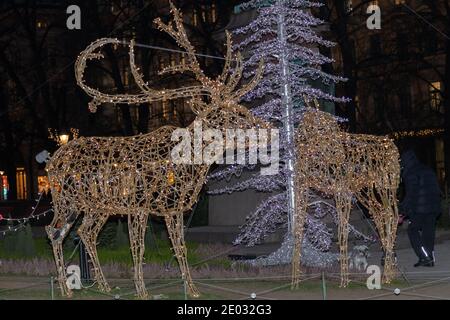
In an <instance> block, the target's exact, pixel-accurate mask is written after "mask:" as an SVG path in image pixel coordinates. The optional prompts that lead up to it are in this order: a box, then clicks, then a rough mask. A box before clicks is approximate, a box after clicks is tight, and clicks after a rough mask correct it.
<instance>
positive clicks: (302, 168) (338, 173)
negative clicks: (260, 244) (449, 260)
mask: <svg viewBox="0 0 450 320" xmlns="http://www.w3.org/2000/svg"><path fill="white" fill-rule="evenodd" d="M297 130H298V131H297V133H296V167H295V190H296V201H297V202H296V211H295V218H294V223H293V235H294V250H293V256H292V257H293V258H292V285H293V287H296V286H297V285H298V283H299V280H300V252H301V244H302V238H303V227H304V223H305V216H306V214H307V211H306V206H307V204H308V190H310V189H313V190H315V191H318V192H321V193H323V194H325V195H328V196H333V197H334V200H335V202H336V210H337V215H338V219H339V227H338V239H339V247H340V267H341V286H342V287H345V286H347V284H348V281H349V279H348V256H347V238H348V232H349V215H350V211H351V208H352V200H353V199H356V200H358V201H360V202H361V203H362V204H363V205H364V206H365V207H366V208H367V209H368V210H369V213H370V215H371V216H372V217H373V220H374V222H375V225H376V228H377V230H378V234H379V237H380V240H381V245H382V247H383V250H384V253H385V265H384V274H383V280H384V281H385V282H387V283H389V282H390V280H391V279H392V277H393V276H394V264H395V261H394V252H393V249H394V244H395V238H396V232H397V222H398V210H397V198H396V193H397V188H398V185H399V181H400V165H399V154H398V150H397V147H396V146H395V144H394V143H393V141H392V140H391V139H389V138H387V137H378V136H371V135H364V134H350V133H347V132H344V131H342V130H341V129H340V127H339V125H338V123H337V121H336V119H335V118H334V117H333V116H332V115H331V114H328V113H326V112H322V111H319V110H316V109H314V108H311V107H308V109H307V110H306V111H305V113H304V114H303V121H302V122H301V125H300V126H299V128H298V129H297Z"/></svg>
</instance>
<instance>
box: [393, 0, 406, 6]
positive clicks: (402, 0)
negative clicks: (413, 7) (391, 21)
mask: <svg viewBox="0 0 450 320" xmlns="http://www.w3.org/2000/svg"><path fill="white" fill-rule="evenodd" d="M405 3H406V0H395V4H396V5H397V6H399V5H402V4H405Z"/></svg>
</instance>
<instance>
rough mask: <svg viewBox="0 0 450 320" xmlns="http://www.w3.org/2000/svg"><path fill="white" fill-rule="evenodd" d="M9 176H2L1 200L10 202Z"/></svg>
mask: <svg viewBox="0 0 450 320" xmlns="http://www.w3.org/2000/svg"><path fill="white" fill-rule="evenodd" d="M8 190H9V185H8V176H5V175H3V173H2V174H1V175H0V200H8Z"/></svg>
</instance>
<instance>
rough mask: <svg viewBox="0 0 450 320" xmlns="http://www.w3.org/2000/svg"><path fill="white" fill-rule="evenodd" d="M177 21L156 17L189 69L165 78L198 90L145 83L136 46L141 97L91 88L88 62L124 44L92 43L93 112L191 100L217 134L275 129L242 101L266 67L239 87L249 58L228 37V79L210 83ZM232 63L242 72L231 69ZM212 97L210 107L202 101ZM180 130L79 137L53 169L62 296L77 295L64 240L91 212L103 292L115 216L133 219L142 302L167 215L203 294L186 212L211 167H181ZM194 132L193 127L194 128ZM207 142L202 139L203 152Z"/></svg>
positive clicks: (88, 55)
mask: <svg viewBox="0 0 450 320" xmlns="http://www.w3.org/2000/svg"><path fill="white" fill-rule="evenodd" d="M171 13H172V15H173V20H172V21H170V22H169V23H168V24H165V23H163V22H162V21H161V20H160V19H156V20H155V23H156V25H157V26H158V28H159V29H160V30H163V31H165V32H166V33H168V34H169V35H170V36H171V37H172V38H174V39H175V41H176V42H177V44H178V45H179V46H180V47H181V48H183V49H185V50H186V59H185V60H186V63H185V64H182V65H180V66H175V67H171V68H169V69H164V70H162V71H161V72H162V73H165V72H190V73H192V74H193V75H194V76H195V79H196V81H197V82H198V83H199V85H198V86H191V87H187V88H180V89H170V90H164V89H163V90H154V89H151V88H150V87H149V86H148V84H147V83H146V82H145V81H144V80H143V76H142V75H141V73H140V72H139V69H138V68H137V67H136V65H135V58H134V46H133V44H134V42H133V41H132V42H131V43H130V48H129V54H130V67H131V71H132V75H133V77H134V79H135V81H136V83H137V85H138V87H139V88H140V89H141V91H142V93H141V94H135V95H133V94H118V95H113V94H105V93H102V92H100V91H98V90H97V89H94V88H91V87H89V86H88V85H87V84H86V83H85V81H84V79H83V75H84V70H85V68H86V62H87V61H88V60H90V59H98V58H101V57H102V54H101V53H98V52H95V51H96V50H97V49H100V48H101V47H102V46H104V45H106V44H118V43H119V40H117V39H100V40H97V41H95V42H93V43H92V44H91V45H89V46H88V47H87V48H86V50H85V51H83V52H82V53H81V54H80V56H79V57H78V59H77V62H76V64H75V74H76V79H77V82H78V85H79V86H80V87H81V88H82V89H83V90H84V91H85V92H86V93H87V94H88V95H89V96H91V97H92V98H93V100H92V101H91V102H90V104H89V108H90V110H91V111H92V112H94V111H95V110H96V109H97V107H98V106H99V105H100V104H102V103H113V104H114V103H127V104H136V103H141V102H151V101H159V100H169V99H175V98H181V97H190V98H191V100H190V104H191V107H192V109H193V111H194V113H195V114H197V120H201V121H202V124H203V127H205V128H215V129H250V128H255V127H256V128H258V127H259V128H269V126H268V125H267V124H266V123H265V122H264V121H262V120H260V119H259V118H257V117H255V116H253V115H252V114H251V113H250V112H249V111H248V110H247V109H246V108H245V107H243V106H240V105H239V104H238V101H239V99H240V98H241V97H242V96H243V95H245V94H246V93H248V91H250V90H252V89H253V88H254V87H255V86H256V85H257V83H258V81H259V80H260V79H261V75H262V72H263V65H262V62H261V63H260V64H259V67H258V69H257V72H256V73H255V76H254V78H253V79H252V80H251V81H249V82H248V83H247V84H245V85H242V86H241V88H239V89H237V87H238V85H239V84H240V80H241V77H242V71H243V63H242V57H241V55H240V54H233V53H232V50H231V47H232V44H231V37H230V35H229V34H228V33H227V37H226V38H227V54H226V60H225V67H224V70H223V73H222V74H221V75H220V76H219V77H217V78H216V79H212V78H209V77H207V76H206V75H205V74H204V72H203V71H202V70H201V68H200V66H199V63H198V61H197V58H196V53H195V49H194V47H193V46H192V45H191V43H190V42H189V40H188V38H187V34H186V31H185V29H184V26H183V18H182V15H181V13H180V12H179V11H178V10H177V9H176V8H175V7H174V6H173V5H172V4H171ZM232 61H234V62H235V63H236V66H235V67H234V68H232ZM201 95H206V96H207V97H208V102H205V101H203V100H202V99H201ZM176 129H177V128H176V127H172V126H164V127H161V128H159V129H158V130H156V131H153V132H151V133H148V134H144V135H139V136H134V137H108V138H101V137H89V138H84V137H81V138H78V139H74V140H72V141H70V142H69V143H68V144H65V145H63V146H61V147H60V148H59V149H58V150H57V151H56V152H55V153H54V155H53V157H52V158H51V159H50V161H49V162H48V163H47V169H48V175H49V181H50V186H51V189H52V196H53V204H54V212H55V214H54V218H53V221H52V223H51V224H50V225H49V226H47V227H46V231H47V233H48V236H49V238H50V240H51V243H52V246H53V252H54V256H55V261H56V265H57V271H58V281H59V285H60V288H61V291H62V294H63V295H66V296H70V295H71V290H70V289H69V288H68V287H67V285H66V280H67V276H66V274H65V267H64V258H63V250H62V242H63V240H64V237H65V236H66V235H67V234H68V231H69V229H70V228H71V226H72V224H73V223H74V221H76V217H77V216H78V215H79V214H80V213H81V212H84V217H83V221H82V224H81V226H80V228H79V230H78V234H79V235H80V238H81V240H82V241H83V243H84V245H85V247H86V250H87V251H88V253H89V255H90V258H91V262H92V265H93V267H94V277H95V280H96V282H97V283H98V285H99V288H100V290H102V291H110V286H109V285H108V283H107V281H106V279H105V277H104V275H103V272H102V270H101V267H100V263H99V260H98V256H97V248H96V245H97V243H96V242H97V241H96V240H97V236H98V234H99V232H100V230H101V229H102V227H103V225H104V224H105V222H106V221H107V219H108V218H109V217H110V216H112V215H128V226H129V235H130V246H131V253H132V256H133V264H134V282H135V287H136V291H137V294H138V297H139V298H141V299H146V298H148V297H149V295H148V293H147V290H146V288H145V284H144V278H143V268H142V264H143V260H144V249H145V245H144V236H145V229H146V225H147V219H148V215H149V214H151V215H156V216H160V217H164V219H165V222H166V226H167V229H168V233H169V238H170V240H171V241H172V247H173V251H174V253H175V256H176V258H177V260H178V264H179V267H180V270H181V276H182V278H183V280H184V281H185V283H186V290H187V293H188V294H189V295H190V296H193V297H197V296H198V295H199V292H198V290H197V288H196V287H195V285H194V284H193V281H192V278H191V274H190V271H189V266H188V264H187V257H186V254H187V249H186V246H185V241H184V232H183V227H184V225H183V213H184V212H186V211H188V210H190V209H191V208H192V206H193V204H194V203H195V202H196V201H197V198H198V194H199V192H200V190H201V188H202V186H203V184H204V182H205V180H206V175H207V172H208V170H209V168H210V164H204V163H203V164H194V165H191V164H174V163H172V160H171V151H172V150H173V149H174V147H175V146H176V145H178V144H179V142H178V141H173V139H172V136H173V132H174V131H175V130H176ZM187 129H188V130H189V131H190V132H191V134H192V132H193V131H194V123H193V124H192V125H191V126H189V127H188V128H187ZM205 145H206V142H205V141H203V145H202V146H201V147H202V150H203V147H205Z"/></svg>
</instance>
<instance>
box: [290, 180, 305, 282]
mask: <svg viewBox="0 0 450 320" xmlns="http://www.w3.org/2000/svg"><path fill="white" fill-rule="evenodd" d="M296 198H297V199H296V206H297V207H296V208H295V217H294V221H293V222H294V223H293V226H292V236H293V240H294V248H293V249H292V283H291V288H292V289H295V288H298V285H299V283H300V275H301V269H300V262H301V254H302V244H303V233H304V232H303V231H304V225H305V219H306V215H307V211H306V206H307V201H308V190H307V189H305V188H300V189H299V190H298V191H297V192H296Z"/></svg>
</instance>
